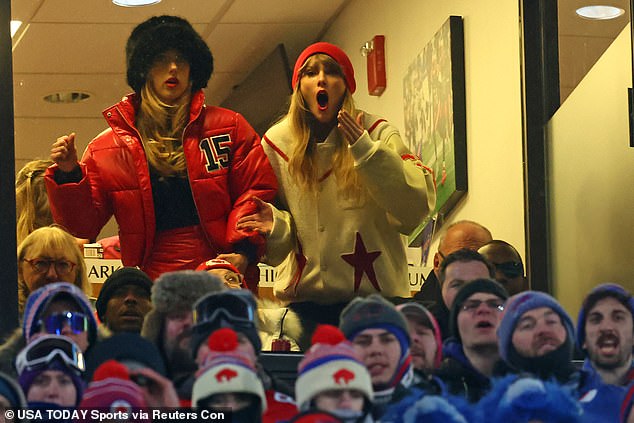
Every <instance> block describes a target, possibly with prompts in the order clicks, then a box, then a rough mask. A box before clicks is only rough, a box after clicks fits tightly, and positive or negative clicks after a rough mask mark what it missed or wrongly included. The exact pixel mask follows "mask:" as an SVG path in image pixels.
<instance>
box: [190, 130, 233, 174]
mask: <svg viewBox="0 0 634 423" xmlns="http://www.w3.org/2000/svg"><path fill="white" fill-rule="evenodd" d="M230 145H231V137H230V136H229V134H224V135H217V136H215V137H211V138H203V139H202V140H200V143H198V147H200V151H202V152H203V154H204V155H205V159H206V160H207V166H206V167H207V172H213V171H215V170H219V169H225V168H227V167H228V165H229V155H230V153H231V148H229V146H230Z"/></svg>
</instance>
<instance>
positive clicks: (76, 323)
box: [37, 311, 88, 335]
mask: <svg viewBox="0 0 634 423" xmlns="http://www.w3.org/2000/svg"><path fill="white" fill-rule="evenodd" d="M66 326H68V327H69V328H70V330H71V331H72V332H73V333H74V334H75V335H77V334H80V333H82V332H86V331H88V317H87V316H86V315H85V314H84V313H79V312H76V311H62V312H61V313H55V314H51V315H50V316H48V317H45V318H43V319H42V320H40V321H39V324H38V328H37V330H38V331H41V330H42V327H43V328H44V330H45V332H46V333H50V334H54V335H62V331H63V330H64V327H66Z"/></svg>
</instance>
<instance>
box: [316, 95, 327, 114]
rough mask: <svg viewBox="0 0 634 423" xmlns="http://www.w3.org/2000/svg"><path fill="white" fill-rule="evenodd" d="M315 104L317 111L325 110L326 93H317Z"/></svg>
mask: <svg viewBox="0 0 634 423" xmlns="http://www.w3.org/2000/svg"><path fill="white" fill-rule="evenodd" d="M317 104H318V105H319V110H322V111H323V110H326V109H327V108H328V93H327V92H326V91H323V90H322V91H319V92H318V93H317Z"/></svg>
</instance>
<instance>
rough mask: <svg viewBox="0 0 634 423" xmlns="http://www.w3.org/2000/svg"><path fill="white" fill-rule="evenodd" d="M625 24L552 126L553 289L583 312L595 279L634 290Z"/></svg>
mask: <svg viewBox="0 0 634 423" xmlns="http://www.w3.org/2000/svg"><path fill="white" fill-rule="evenodd" d="M631 64H632V62H631V44H630V28H629V26H628V27H626V28H625V29H624V30H623V32H622V33H621V34H620V35H619V37H618V38H617V39H616V40H615V41H614V42H613V44H612V45H611V46H610V48H609V49H608V50H607V51H606V52H605V53H604V54H603V56H602V57H601V58H600V59H599V61H598V62H597V63H596V64H595V65H594V67H593V68H592V69H591V70H590V72H589V73H588V74H587V75H586V77H585V78H584V79H583V81H582V82H581V83H580V84H579V85H578V86H577V88H576V89H575V90H574V91H573V92H572V94H571V95H570V96H569V97H568V99H567V100H566V101H565V102H564V104H563V105H562V106H561V108H560V109H559V110H558V111H557V113H556V114H555V116H554V117H553V118H552V119H551V122H550V123H549V125H548V137H549V143H550V153H549V154H550V188H551V191H550V200H551V204H550V205H551V207H550V209H551V210H550V216H551V240H552V247H553V250H552V258H553V263H554V265H553V285H554V287H555V294H556V296H557V298H559V299H560V300H561V302H562V303H563V305H564V306H565V307H566V309H567V310H568V311H569V312H570V313H572V314H573V316H576V315H577V312H578V310H579V306H580V304H581V302H582V300H583V298H584V296H585V295H586V294H587V293H588V291H589V290H590V289H591V288H592V287H593V286H595V285H597V284H599V283H602V282H607V281H611V282H617V283H621V284H622V285H624V286H626V287H627V288H629V290H630V291H634V266H633V265H632V264H633V262H634V148H631V147H629V135H628V134H629V126H628V107H627V88H628V87H631V85H632V67H631Z"/></svg>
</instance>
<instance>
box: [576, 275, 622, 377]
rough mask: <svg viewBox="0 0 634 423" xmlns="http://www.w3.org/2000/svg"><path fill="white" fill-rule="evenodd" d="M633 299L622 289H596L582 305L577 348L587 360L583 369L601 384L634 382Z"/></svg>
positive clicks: (607, 285)
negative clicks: (595, 373) (633, 351)
mask: <svg viewBox="0 0 634 423" xmlns="http://www.w3.org/2000/svg"><path fill="white" fill-rule="evenodd" d="M633 315H634V297H632V294H631V293H630V292H628V291H627V290H626V289H625V288H623V287H622V286H621V285H617V284H615V283H605V284H602V285H599V286H597V287H596V288H594V289H593V290H592V291H590V294H588V296H587V297H586V298H585V300H584V301H583V305H582V306H581V310H580V311H579V319H578V321H577V345H578V346H579V348H580V349H581V350H583V351H584V352H585V353H586V355H587V358H586V360H585V362H584V369H587V370H594V371H596V372H597V373H598V374H599V376H601V379H602V380H603V382H605V383H608V384H612V385H620V386H626V385H629V384H630V383H631V382H632V381H634V360H633V359H632V350H633V349H634V323H633V318H632V316H633Z"/></svg>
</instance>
